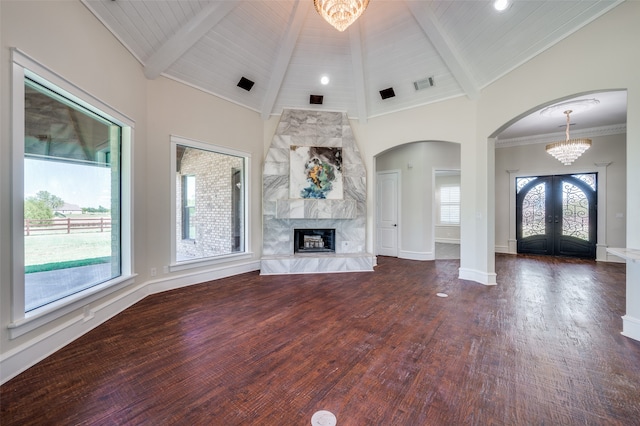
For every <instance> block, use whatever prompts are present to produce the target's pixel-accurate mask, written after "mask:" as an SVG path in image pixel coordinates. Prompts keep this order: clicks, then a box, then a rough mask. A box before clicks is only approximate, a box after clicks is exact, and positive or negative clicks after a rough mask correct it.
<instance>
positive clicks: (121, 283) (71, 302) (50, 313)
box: [7, 274, 137, 339]
mask: <svg viewBox="0 0 640 426" xmlns="http://www.w3.org/2000/svg"><path fill="white" fill-rule="evenodd" d="M136 275H137V274H133V275H128V276H122V277H118V278H116V279H114V280H111V281H108V282H106V283H102V284H99V285H96V286H93V287H91V288H88V289H86V290H83V291H81V292H79V293H76V294H74V295H71V296H68V297H65V298H64V299H61V300H57V301H55V302H52V303H49V304H47V305H45V306H42V307H40V308H37V309H34V310H33V311H30V312H27V313H26V314H25V316H24V318H20V319H18V320H16V321H13V322H11V323H9V325H8V327H7V328H8V329H9V339H15V338H16V337H20V336H22V335H23V334H26V333H29V332H30V331H33V330H35V329H37V328H39V327H42V326H43V325H46V324H49V323H50V322H52V321H54V320H56V319H58V318H60V317H62V316H64V315H67V314H68V313H70V312H73V311H75V310H77V309H79V308H81V307H83V306H86V305H88V304H89V303H91V302H93V301H95V300H98V299H100V298H101V297H104V296H107V295H109V294H111V293H114V292H116V291H118V290H120V289H121V288H124V287H126V286H128V285H130V284H132V283H134V282H135V277H136Z"/></svg>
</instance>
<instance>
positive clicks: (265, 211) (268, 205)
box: [262, 200, 278, 217]
mask: <svg viewBox="0 0 640 426" xmlns="http://www.w3.org/2000/svg"><path fill="white" fill-rule="evenodd" d="M277 208H278V206H277V202H276V201H275V200H262V215H263V216H276V217H277V216H278V215H277Z"/></svg>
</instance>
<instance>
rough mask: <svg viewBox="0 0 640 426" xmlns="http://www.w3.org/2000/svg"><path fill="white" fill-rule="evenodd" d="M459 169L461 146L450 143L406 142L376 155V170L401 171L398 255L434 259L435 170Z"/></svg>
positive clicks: (408, 257)
mask: <svg viewBox="0 0 640 426" xmlns="http://www.w3.org/2000/svg"><path fill="white" fill-rule="evenodd" d="M409 164H411V168H409ZM458 168H460V145H459V144H456V143H451V142H414V143H408V144H405V145H401V146H399V147H396V148H393V149H391V150H388V151H386V152H384V153H382V154H380V155H378V156H377V157H376V172H381V171H386V170H400V175H401V177H400V184H401V188H400V202H401V204H400V208H399V210H400V214H401V216H400V229H399V233H400V235H399V244H400V246H399V247H398V257H400V258H407V259H416V260H433V259H434V258H435V253H434V246H435V235H434V223H435V222H434V221H435V218H434V216H433V214H434V213H435V212H434V205H433V201H434V194H433V188H434V182H433V180H434V179H433V178H434V170H436V169H458Z"/></svg>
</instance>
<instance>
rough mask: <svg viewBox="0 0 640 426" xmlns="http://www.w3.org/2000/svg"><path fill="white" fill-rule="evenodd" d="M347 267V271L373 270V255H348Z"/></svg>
mask: <svg viewBox="0 0 640 426" xmlns="http://www.w3.org/2000/svg"><path fill="white" fill-rule="evenodd" d="M345 269H346V270H347V271H373V259H372V257H371V256H355V257H348V258H346V262H345Z"/></svg>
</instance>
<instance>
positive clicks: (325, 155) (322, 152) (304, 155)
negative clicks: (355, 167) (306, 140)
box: [289, 145, 343, 200]
mask: <svg viewBox="0 0 640 426" xmlns="http://www.w3.org/2000/svg"><path fill="white" fill-rule="evenodd" d="M289 160H290V161H289V168H290V169H289V170H290V172H289V198H319V199H333V200H339V199H342V197H343V195H342V192H343V190H342V148H328V147H318V146H295V145H292V146H291V153H290V156H289Z"/></svg>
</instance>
